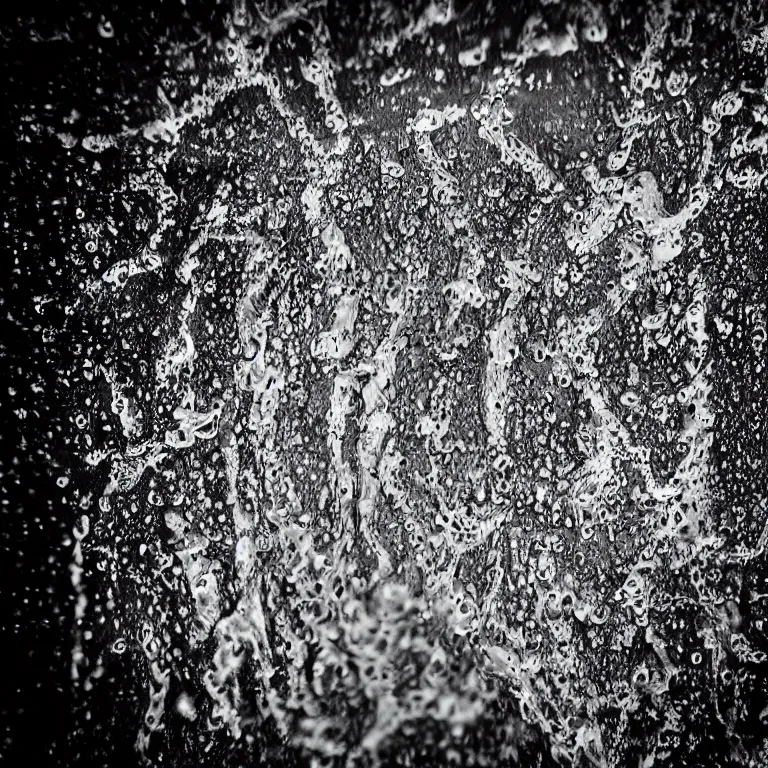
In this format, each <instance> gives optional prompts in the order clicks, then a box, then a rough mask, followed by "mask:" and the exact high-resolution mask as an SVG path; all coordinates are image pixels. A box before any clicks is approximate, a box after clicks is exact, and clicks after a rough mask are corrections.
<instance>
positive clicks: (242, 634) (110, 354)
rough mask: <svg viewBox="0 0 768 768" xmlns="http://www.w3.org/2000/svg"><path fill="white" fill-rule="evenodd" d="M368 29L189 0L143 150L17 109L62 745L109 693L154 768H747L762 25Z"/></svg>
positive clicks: (761, 279) (404, 20)
mask: <svg viewBox="0 0 768 768" xmlns="http://www.w3.org/2000/svg"><path fill="white" fill-rule="evenodd" d="M373 5H374V7H373V8H371V9H369V11H370V13H368V14H367V15H365V16H364V15H363V13H362V11H360V12H359V14H358V15H355V14H352V15H351V16H350V15H345V14H347V12H345V11H342V10H341V9H339V8H337V7H335V6H334V7H331V6H329V5H326V4H323V3H311V2H310V3H299V4H295V5H290V6H289V5H286V4H282V3H277V2H273V3H267V4H263V6H261V7H260V8H258V9H257V8H256V7H255V6H253V5H250V4H246V3H240V2H237V3H233V4H230V5H227V6H221V7H219V8H218V9H217V11H216V13H215V14H213V13H212V14H209V15H207V16H206V14H205V13H203V12H201V11H200V10H199V9H197V8H195V9H193V10H191V11H189V12H188V13H186V15H185V14H183V13H180V19H179V21H178V23H172V24H171V25H170V26H171V27H172V28H173V29H174V30H175V33H174V34H169V33H168V32H162V31H158V32H157V33H156V34H157V42H156V43H155V45H156V46H157V51H160V52H161V53H158V52H157V51H156V52H155V53H154V54H153V55H152V56H148V57H146V56H145V58H147V60H148V61H151V62H153V64H151V65H148V72H147V77H146V79H145V81H146V82H151V84H152V88H151V89H150V90H149V91H148V92H146V93H145V92H144V91H143V90H141V89H138V90H137V91H136V94H135V95H134V97H133V100H132V99H129V98H127V97H126V98H125V99H123V101H124V102H126V103H125V104H123V108H124V112H122V117H118V116H119V115H120V114H121V113H120V112H119V111H117V112H114V113H110V115H107V114H106V113H105V114H104V115H101V114H100V113H99V111H98V109H97V108H96V107H93V108H92V110H91V112H89V113H88V114H87V115H85V116H84V115H83V114H80V111H79V110H78V109H77V95H76V94H72V93H70V94H69V96H68V98H69V101H68V102H67V101H66V100H65V99H63V98H62V100H61V103H59V104H57V105H56V106H55V107H53V106H52V107H51V109H50V110H48V112H46V111H45V109H42V110H41V111H40V112H38V113H30V114H29V115H27V116H25V117H23V118H21V119H22V122H23V123H24V126H25V127H24V129H23V131H22V135H24V136H27V137H28V140H29V141H28V143H30V142H31V143H32V144H33V145H34V143H35V142H40V143H45V145H46V146H49V145H55V146H56V147H57V151H59V152H61V153H63V154H64V155H65V157H66V158H67V160H66V162H67V163H68V165H67V168H68V170H67V171H66V180H67V181H66V184H67V186H68V187H69V188H71V190H70V189H65V190H64V191H62V198H61V202H60V203H58V205H60V206H61V210H65V211H66V216H62V217H61V218H62V219H63V220H64V223H63V224H62V225H61V227H62V230H63V231H64V236H63V238H62V241H61V244H60V245H59V254H58V258H59V259H60V260H61V263H62V265H63V268H64V269H65V270H66V273H67V278H66V279H67V280H68V281H70V282H69V283H67V285H66V287H61V286H59V287H57V285H58V284H56V283H53V284H52V285H51V286H50V287H49V288H47V287H45V286H43V287H42V288H40V291H39V293H40V295H38V296H36V298H35V301H36V303H37V305H38V309H39V311H40V313H43V315H44V317H45V314H44V313H45V312H46V311H54V308H51V309H50V310H46V309H45V307H46V306H47V305H48V304H54V305H55V311H57V312H59V313H60V315H59V316H60V319H61V324H62V326H61V328H62V330H60V331H59V332H58V333H59V334H60V335H55V334H54V335H51V336H50V338H49V339H48V342H47V343H48V344H49V346H50V347H51V348H53V349H55V348H56V345H57V344H59V345H62V344H63V343H64V341H63V340H64V339H73V340H74V341H73V344H74V346H73V347H72V348H71V349H70V350H69V351H71V352H72V354H73V355H74V360H73V361H72V363H71V364H70V366H69V369H66V368H67V365H65V363H64V362H62V363H61V365H62V370H61V375H60V378H66V379H67V383H66V385H64V384H62V383H61V381H60V382H59V383H58V384H57V385H56V386H57V387H58V388H59V390H60V391H66V392H67V393H68V394H67V399H66V408H65V409H64V410H63V411H62V414H63V415H62V416H60V417H58V418H59V419H60V421H61V423H63V424H64V426H63V427H62V431H59V432H57V433H56V435H53V434H52V435H51V437H50V438H48V440H47V443H46V440H45V439H42V443H41V444H47V445H48V446H49V447H50V446H56V447H57V448H56V451H55V454H56V455H59V456H62V455H63V457H64V458H63V459H61V462H57V463H64V464H65V465H67V466H68V467H69V471H68V472H63V471H60V472H59V473H58V474H57V475H56V477H57V478H59V481H58V486H57V487H58V488H60V490H61V492H62V493H66V500H65V503H66V505H68V509H69V512H68V513H66V514H67V515H68V516H66V517H65V519H66V525H67V528H68V533H67V537H66V542H65V545H64V546H65V547H66V556H67V561H66V562H65V563H62V568H63V569H65V570H66V573H67V577H68V578H69V585H68V589H69V591H70V594H71V596H72V599H71V601H70V602H69V603H67V606H68V607H67V608H66V611H68V613H67V621H68V622H69V623H68V624H67V626H70V625H71V633H70V635H68V638H67V642H66V647H67V654H68V656H67V675H68V677H69V680H70V681H71V682H70V683H69V684H70V685H71V686H72V688H73V691H74V695H75V696H76V699H77V702H78V705H77V706H78V709H77V714H76V721H77V725H76V726H74V727H73V729H72V732H71V734H70V736H69V745H70V746H69V748H70V749H74V753H73V754H77V753H78V752H77V750H78V747H75V746H73V744H75V743H76V742H77V741H78V739H79V738H80V734H85V733H86V732H87V731H88V729H89V728H90V727H91V726H90V725H89V723H92V722H94V721H95V722H96V725H95V726H94V728H95V731H94V732H95V734H96V735H95V736H93V737H92V738H94V739H95V740H98V739H103V740H104V741H105V742H109V741H110V739H113V738H114V737H113V736H110V731H109V727H110V726H109V725H108V722H109V720H108V717H109V716H108V715H107V714H105V713H104V712H100V711H99V708H100V707H99V704H98V702H100V701H104V699H103V697H104V696H105V695H106V693H105V692H106V691H111V690H119V691H120V692H121V693H120V694H119V698H120V697H123V698H124V699H125V702H124V703H123V704H121V705H120V706H121V707H123V709H124V711H125V712H126V713H130V717H128V716H126V718H125V719H124V720H122V721H121V722H120V725H119V727H120V729H122V730H125V731H130V738H129V741H130V748H131V750H132V751H133V752H134V753H135V756H136V758H135V759H136V761H137V762H140V761H143V762H145V763H146V764H150V765H187V764H192V763H194V764H204V765H224V764H227V765H228V764H230V761H233V760H234V761H235V762H232V764H233V765H234V764H240V763H242V764H246V763H247V762H248V761H250V762H258V761H259V760H260V761H261V762H263V763H264V764H268V765H273V764H274V765H283V764H290V763H291V761H294V762H296V764H304V763H306V764H309V765H312V766H321V765H329V766H331V765H333V766H335V765H338V766H358V765H384V764H399V765H423V764H434V765H446V764H456V765H472V764H474V765H495V764H502V765H507V764H509V765H517V764H522V765H528V764H536V765H542V764H550V763H551V764H553V765H575V766H580V765H590V764H591V765H596V766H605V768H608V767H610V768H613V767H614V766H615V767H616V768H618V767H619V766H625V765H631V766H634V765H639V766H643V768H650V766H654V765H660V766H665V765H699V764H704V763H705V762H706V760H708V759H710V760H714V761H716V762H714V763H707V764H716V765H727V764H734V765H751V766H755V767H756V766H760V765H762V764H763V763H764V761H765V760H766V759H768V751H767V750H768V742H766V741H765V739H764V736H763V734H764V724H763V719H764V718H765V717H767V716H768V697H766V678H765V671H766V663H767V657H766V652H768V638H766V634H765V625H764V623H763V622H764V614H765V608H766V602H765V599H766V596H768V589H767V588H766V587H767V586H768V585H766V583H765V582H766V573H767V572H766V566H765V546H766V542H767V541H768V525H766V523H767V521H768V509H767V508H766V488H767V486H766V470H765V466H766V463H765V462H766V458H768V457H766V445H767V444H768V441H767V440H766V434H765V418H764V412H765V409H764V406H765V391H766V390H765V386H766V368H765V355H766V349H765V343H766V330H765V327H766V326H765V323H766V294H767V293H768V290H767V286H768V282H767V281H766V260H765V258H764V254H765V237H766V233H765V225H764V222H763V218H762V216H761V213H762V209H763V206H764V197H765V191H766V182H765V179H766V174H767V173H768V170H767V169H766V153H767V152H768V141H766V136H768V128H767V127H766V124H767V120H766V118H767V116H768V112H766V81H765V77H764V71H765V66H766V55H768V46H767V45H766V35H765V26H764V24H763V23H762V22H761V17H760V15H759V14H758V12H757V9H756V8H752V7H751V6H750V5H749V4H748V3H743V4H741V5H740V6H738V7H737V8H736V9H735V10H728V11H727V12H726V11H724V10H722V9H721V8H719V7H718V6H716V5H714V4H713V5H711V6H702V7H701V8H699V9H692V8H688V7H686V6H684V4H676V3H671V2H669V3H650V4H648V6H647V7H645V8H644V9H642V10H638V11H630V10H628V9H624V8H623V7H622V6H621V4H618V3H598V2H590V1H588V0H584V1H582V2H573V3H565V2H563V3H559V2H543V1H542V2H541V3H530V4H526V5H524V6H521V7H520V9H519V10H516V11H515V12H512V11H501V10H499V9H493V8H489V9H485V10H483V9H482V8H479V7H477V8H476V7H474V6H473V5H469V6H467V7H466V8H464V7H463V6H462V7H460V6H458V5H455V4H448V3H437V2H432V3H430V4H427V3H420V4H418V7H414V9H413V10H412V11H411V12H408V13H405V12H403V11H400V10H397V9H396V8H394V7H393V6H385V5H380V4H378V3H376V4H373ZM198 17H199V19H198ZM88 24H89V25H90V27H89V32H88V33H87V34H89V35H91V36H92V37H93V40H92V41H91V44H92V45H98V46H99V48H100V49H103V50H104V51H106V52H108V51H109V46H110V45H113V44H115V45H120V38H121V36H122V35H127V34H129V30H130V22H129V21H128V19H126V18H125V17H124V16H123V15H120V14H118V13H117V12H115V13H114V14H112V16H111V17H110V16H107V15H105V16H99V15H98V14H96V15H92V16H91V17H90V18H89V20H88ZM136 24H137V27H138V26H140V25H139V24H138V22H136ZM121 25H122V26H121ZM31 26H34V25H31ZM38 27H39V25H38ZM721 28H725V29H726V30H727V32H726V33H719V32H718V30H720V29H721ZM39 29H42V28H41V27H39ZM64 29H66V28H65V27H62V28H61V29H59V30H58V31H49V32H42V31H38V32H36V33H35V34H38V36H47V37H50V35H53V34H70V35H74V34H75V32H74V31H73V30H75V29H80V28H79V27H72V28H71V29H70V31H69V32H65V31H62V30H64ZM147 29H149V27H147ZM78 34H84V33H78ZM153 34H155V33H153ZM719 34H723V35H724V37H723V38H722V39H723V40H725V42H724V43H723V44H722V45H720V44H719V42H718V41H719V40H720V39H721V38H720V37H718V35H719ZM155 58H157V61H155ZM160 59H162V66H160V64H159V61H160ZM142 61H143V59H142ZM153 67H154V69H153ZM760 73H762V74H760ZM145 81H142V82H145ZM142 88H144V86H142ZM115 92H116V93H120V92H122V91H120V89H119V88H116V91H115ZM17 130H22V129H19V128H17ZM28 151H30V152H31V150H28ZM59 172H61V173H64V172H63V171H59V170H58V169H57V170H56V173H59ZM16 183H17V184H21V183H22V181H21V179H20V177H19V178H18V179H17V181H16ZM15 234H16V238H17V239H16V249H17V253H20V251H19V249H20V248H22V241H23V239H24V234H23V232H21V231H19V232H16V233H15ZM17 261H18V259H17ZM22 269H23V267H19V270H18V271H19V274H21V270H22ZM48 317H54V315H52V314H49V315H48ZM57 317H58V316H57ZM65 333H67V334H69V335H65ZM60 354H61V357H62V361H63V360H64V357H63V353H60ZM16 386H17V388H18V389H21V388H22V387H23V386H24V385H23V384H21V383H20V384H18V385H16ZM27 386H28V385H27ZM11 396H14V393H13V392H12V393H11ZM22 410H25V409H24V408H23V407H21V406H20V407H18V408H17V409H16V418H17V419H21V420H22V422H23V421H24V419H25V418H26V413H21V412H20V411H22ZM65 437H66V440H67V442H66V448H62V446H63V445H64V442H63V441H64V439H65ZM61 514H62V516H63V515H64V513H61ZM68 631H69V630H68ZM100 697H101V698H100ZM102 706H103V705H102ZM122 711H123V710H122V709H121V712H122ZM105 723H107V725H105ZM123 738H128V737H127V736H126V737H123ZM715 741H717V745H716V746H715ZM80 749H81V750H82V749H83V748H82V747H80ZM98 751H99V753H100V754H101V753H103V754H104V761H105V763H104V764H109V758H108V755H109V754H110V753H109V747H108V746H104V745H103V744H101V745H100V746H99V748H98ZM78 759H82V760H84V759H85V758H84V757H83V751H81V752H80V757H79V758H78ZM113 760H114V758H113ZM238 761H239V762H238ZM112 764H114V762H112Z"/></svg>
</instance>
